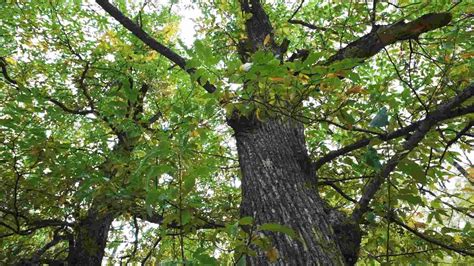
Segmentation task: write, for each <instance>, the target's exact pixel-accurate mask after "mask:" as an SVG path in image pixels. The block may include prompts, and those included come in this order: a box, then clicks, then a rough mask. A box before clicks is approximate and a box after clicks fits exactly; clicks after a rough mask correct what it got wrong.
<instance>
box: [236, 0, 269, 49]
mask: <svg viewBox="0 0 474 266" xmlns="http://www.w3.org/2000/svg"><path fill="white" fill-rule="evenodd" d="M240 7H241V9H242V12H244V13H247V14H251V15H252V16H251V17H250V18H249V19H247V20H246V21H245V28H246V30H247V37H248V41H247V42H248V45H249V46H250V48H251V52H255V51H257V50H258V49H259V48H260V47H263V46H264V42H265V38H267V36H270V43H268V44H271V45H272V46H273V48H274V50H275V49H276V46H275V44H274V42H273V27H272V25H271V23H270V19H269V18H268V15H267V13H265V10H264V9H263V6H262V4H261V3H260V0H240ZM275 51H276V50H275Z"/></svg>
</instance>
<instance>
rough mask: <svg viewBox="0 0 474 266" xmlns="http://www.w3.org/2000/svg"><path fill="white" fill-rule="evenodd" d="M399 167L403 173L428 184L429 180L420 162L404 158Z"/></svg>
mask: <svg viewBox="0 0 474 266" xmlns="http://www.w3.org/2000/svg"><path fill="white" fill-rule="evenodd" d="M399 169H400V171H402V172H403V173H405V174H407V175H409V176H411V177H413V178H414V179H415V180H416V181H417V182H418V183H420V184H426V181H427V180H426V175H425V171H424V170H423V168H422V167H421V166H420V165H419V164H417V163H415V162H413V161H409V160H404V161H402V162H401V163H400V165H399Z"/></svg>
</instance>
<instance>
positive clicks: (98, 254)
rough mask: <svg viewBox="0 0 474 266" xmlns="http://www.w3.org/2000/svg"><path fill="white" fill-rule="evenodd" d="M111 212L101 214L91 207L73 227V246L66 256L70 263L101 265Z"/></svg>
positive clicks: (111, 217) (112, 218)
mask: <svg viewBox="0 0 474 266" xmlns="http://www.w3.org/2000/svg"><path fill="white" fill-rule="evenodd" d="M113 220H114V216H113V215H112V214H111V213H107V214H101V213H99V212H98V211H97V210H96V209H93V208H91V210H90V211H89V213H88V214H87V216H86V217H85V218H84V219H82V220H81V221H80V222H79V223H78V225H77V227H76V228H75V235H74V241H73V243H70V245H71V244H73V246H70V247H69V256H68V258H67V261H68V264H70V265H101V263H102V258H103V257H104V252H105V246H106V245H107V236H108V233H109V229H110V225H111V224H112V221H113Z"/></svg>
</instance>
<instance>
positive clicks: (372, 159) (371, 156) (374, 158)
mask: <svg viewBox="0 0 474 266" xmlns="http://www.w3.org/2000/svg"><path fill="white" fill-rule="evenodd" d="M364 161H365V163H367V164H368V165H369V166H371V167H372V168H374V169H375V170H380V169H382V164H381V163H380V159H379V156H378V154H377V150H375V149H374V148H372V147H369V148H367V152H366V153H365V154H364Z"/></svg>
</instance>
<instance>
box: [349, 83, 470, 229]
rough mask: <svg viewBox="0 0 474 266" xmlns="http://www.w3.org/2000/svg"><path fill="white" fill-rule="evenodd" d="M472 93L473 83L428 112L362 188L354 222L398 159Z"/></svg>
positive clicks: (362, 212) (358, 220)
mask: <svg viewBox="0 0 474 266" xmlns="http://www.w3.org/2000/svg"><path fill="white" fill-rule="evenodd" d="M473 95H474V83H473V84H471V85H469V86H468V87H467V88H466V89H464V90H463V91H462V92H461V93H459V94H458V95H456V96H455V97H454V98H453V99H451V101H449V102H447V103H445V104H442V105H440V106H439V107H438V108H437V109H436V110H435V111H433V112H430V113H428V115H427V116H426V118H425V119H424V120H423V121H422V122H421V123H420V124H419V125H418V127H417V128H416V130H415V131H414V132H413V134H412V135H411V136H410V137H409V138H408V139H407V140H406V141H405V142H404V143H403V146H402V149H401V150H400V151H399V152H397V153H396V154H395V155H394V156H392V158H390V159H389V160H388V161H387V163H386V164H385V165H384V166H383V168H382V170H381V172H380V174H379V175H378V176H376V177H375V178H374V179H372V180H371V181H370V182H369V183H368V184H367V186H366V187H365V188H364V190H363V192H362V197H361V198H360V199H359V203H358V206H356V208H355V210H354V212H353V213H352V217H353V219H354V220H355V221H356V222H360V220H361V219H362V216H363V214H364V213H365V212H366V211H367V210H368V207H369V203H370V201H371V200H372V198H373V197H374V196H375V194H376V193H377V191H378V190H379V189H380V187H381V185H382V184H383V182H384V181H385V179H387V178H388V176H389V175H390V174H391V173H392V171H393V170H395V168H396V167H397V165H398V164H399V163H400V161H401V160H403V159H404V158H405V157H406V156H407V155H408V153H410V151H412V150H413V149H414V148H415V147H416V146H417V145H418V143H420V142H421V141H422V140H423V138H424V137H425V135H426V134H427V133H428V132H429V131H430V129H431V128H432V127H433V126H434V125H436V124H437V123H438V122H440V121H442V120H444V119H445V117H446V114H447V113H450V112H451V110H452V109H453V108H455V107H456V106H459V105H461V104H462V103H463V102H465V101H466V100H467V99H469V98H471V97H472V96H473Z"/></svg>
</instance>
